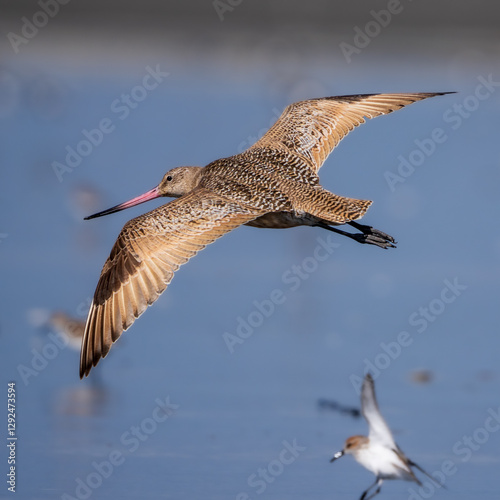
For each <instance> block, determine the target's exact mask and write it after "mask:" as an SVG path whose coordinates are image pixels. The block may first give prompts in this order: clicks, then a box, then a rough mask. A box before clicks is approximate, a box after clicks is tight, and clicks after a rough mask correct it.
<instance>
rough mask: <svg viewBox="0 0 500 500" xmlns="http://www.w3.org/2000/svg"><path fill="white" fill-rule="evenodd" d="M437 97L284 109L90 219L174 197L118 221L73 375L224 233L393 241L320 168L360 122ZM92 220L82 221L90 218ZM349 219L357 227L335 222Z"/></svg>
mask: <svg viewBox="0 0 500 500" xmlns="http://www.w3.org/2000/svg"><path fill="white" fill-rule="evenodd" d="M435 95H440V94H436V93H427V94H423V93H421V94H371V95H355V96H340V97H327V98H322V99H312V100H309V101H302V102H297V103H294V104H291V105H290V106H288V107H287V108H286V109H285V110H284V112H283V114H282V115H281V116H280V118H279V119H278V121H277V122H276V123H275V124H274V125H273V126H272V127H271V128H270V129H269V131H268V132H267V133H266V134H265V135H264V136H263V137H262V138H261V139H260V140H258V141H257V142H256V143H255V144H254V145H253V146H252V147H250V148H249V149H248V150H246V151H244V152H243V153H241V154H239V155H235V156H232V157H229V158H223V159H220V160H217V161H214V162H213V163H210V164H209V165H207V166H206V167H204V168H200V167H177V168H174V169H172V170H170V171H169V172H167V173H166V174H165V176H164V177H163V179H162V181H161V183H160V184H159V185H158V186H157V187H156V188H154V189H153V190H151V191H150V192H148V193H146V194H145V195H142V196H140V197H138V198H136V199H134V200H131V201H130V202H127V203H124V204H121V205H117V206H116V207H113V208H111V209H109V210H106V211H104V212H100V213H99V214H95V215H94V216H92V217H97V216H100V215H106V214H109V213H113V212H115V211H118V210H122V209H124V208H128V207H130V206H133V205H136V204H138V203H142V202H144V201H147V200H149V199H152V198H156V197H158V196H171V197H177V199H176V200H174V201H171V202H170V203H167V204H166V205H163V206H162V207H159V208H157V209H155V210H153V211H151V212H149V213H147V214H145V215H142V216H140V217H137V218H135V219H132V220H131V221H129V222H128V223H127V224H125V226H124V228H123V229H122V231H121V233H120V234H119V236H118V239H117V241H116V243H115V245H114V246H113V249H112V250H111V254H110V256H109V258H108V260H107V261H106V263H105V264H104V268H103V270H102V272H101V276H100V278H99V282H98V284H97V288H96V291H95V295H94V299H93V302H92V305H91V308H90V312H89V315H88V318H87V323H86V326H85V332H84V336H83V343H82V350H81V358H80V376H81V377H83V376H84V375H88V373H89V371H90V369H91V368H92V366H95V365H96V364H97V363H98V361H99V359H100V358H102V357H104V356H106V354H107V353H108V351H109V349H110V347H111V345H112V344H113V342H115V341H116V340H117V339H118V338H119V337H120V335H121V334H122V332H123V331H124V330H126V329H127V328H129V327H130V326H131V325H132V323H133V322H134V321H135V319H136V318H137V317H138V316H140V315H141V314H142V313H143V312H144V311H145V310H146V308H147V306H148V305H151V304H152V303H153V302H154V301H155V300H156V299H157V298H158V296H159V295H160V294H161V293H162V292H163V291H164V290H165V288H166V287H167V286H168V284H169V283H170V281H171V280H172V277H173V275H174V273H175V271H176V270H177V269H178V268H179V266H180V265H182V264H184V263H185V262H187V261H188V260H189V259H190V258H191V257H192V256H193V255H195V254H196V253H197V252H198V251H200V250H201V249H203V248H204V247H205V246H206V245H208V244H209V243H211V242H212V241H214V240H216V239H217V238H219V237H220V236H222V235H223V234H225V233H227V232H229V231H231V230H232V229H235V228H236V227H238V226H240V225H242V224H246V225H252V226H254V227H268V228H287V227H294V226H299V225H308V226H320V227H324V228H325V229H329V230H332V231H335V232H338V233H340V234H345V235H346V236H349V237H351V238H353V239H355V240H356V241H359V242H361V243H371V244H374V245H377V246H381V247H383V248H387V247H390V246H394V245H393V243H394V240H393V238H392V237H390V236H388V235H386V234H385V233H382V232H380V231H377V230H374V229H373V228H371V227H369V226H363V225H360V224H358V223H356V222H355V221H356V220H357V219H359V218H361V217H362V216H363V215H364V214H365V212H366V211H367V210H368V207H369V206H370V204H371V201H368V200H357V199H354V198H346V197H343V196H338V195H336V194H333V193H330V192H329V191H327V190H325V189H324V188H323V187H321V185H320V182H319V177H318V171H319V169H320V167H321V165H322V164H323V162H324V161H325V159H326V158H327V156H328V155H329V154H330V152H331V151H332V150H333V148H334V147H335V146H336V145H337V144H338V143H339V142H340V141H341V140H342V138H343V137H345V136H346V135H347V134H348V133H349V132H350V131H351V130H352V129H353V128H355V127H356V126H358V125H360V124H362V123H364V121H365V119H367V118H373V117H376V116H379V115H382V114H387V113H391V112H392V111H395V110H397V109H400V108H402V107H404V106H406V105H408V104H411V103H413V102H416V101H419V100H422V99H425V98H428V97H432V96H435ZM92 217H89V218H92ZM340 224H350V225H351V226H353V227H355V228H356V229H358V230H360V231H361V232H360V233H357V234H354V235H353V234H351V233H346V232H344V231H342V230H340V229H336V228H333V227H332V226H336V225H340Z"/></svg>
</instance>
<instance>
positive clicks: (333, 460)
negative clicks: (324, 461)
mask: <svg viewBox="0 0 500 500" xmlns="http://www.w3.org/2000/svg"><path fill="white" fill-rule="evenodd" d="M343 455H344V450H342V451H337V453H335V455H333V458H332V459H331V460H330V463H332V462H335V460H337V458H340V457H341V456H343Z"/></svg>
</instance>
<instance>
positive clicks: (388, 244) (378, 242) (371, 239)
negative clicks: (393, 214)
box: [315, 221, 396, 248]
mask: <svg viewBox="0 0 500 500" xmlns="http://www.w3.org/2000/svg"><path fill="white" fill-rule="evenodd" d="M347 224H349V225H351V226H352V227H355V228H356V229H359V230H360V231H361V232H360V233H354V234H352V233H348V232H347V231H342V229H338V228H336V227H333V226H329V225H328V224H325V223H323V222H318V223H317V224H315V226H317V227H322V228H323V229H328V231H333V232H334V233H337V234H341V235H343V236H347V237H348V238H351V239H353V240H354V241H357V242H358V243H364V244H367V245H375V246H377V247H380V248H396V245H394V243H396V242H395V241H394V238H393V237H392V236H389V235H388V234H385V233H383V232H382V231H379V230H378V229H373V228H372V227H370V226H363V225H362V224H357V223H356V222H353V221H351V222H348V223H347Z"/></svg>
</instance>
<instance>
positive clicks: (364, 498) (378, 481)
mask: <svg viewBox="0 0 500 500" xmlns="http://www.w3.org/2000/svg"><path fill="white" fill-rule="evenodd" d="M383 482H384V481H383V479H380V478H379V477H377V479H375V482H374V483H373V484H372V485H371V486H370V487H369V488H367V489H366V491H364V492H363V494H362V495H361V498H360V499H359V500H370V499H371V498H373V497H374V496H375V495H378V494H379V493H380V488H381V486H382V483H383ZM374 486H377V489H376V490H375V492H374V493H373V494H372V495H370V496H366V495H367V494H368V492H369V491H370V490H371V489H372V488H373V487H374Z"/></svg>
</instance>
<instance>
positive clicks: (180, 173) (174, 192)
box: [85, 167, 202, 220]
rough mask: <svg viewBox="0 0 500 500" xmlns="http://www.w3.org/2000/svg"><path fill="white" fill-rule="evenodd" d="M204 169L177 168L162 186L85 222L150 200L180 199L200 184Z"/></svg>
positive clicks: (161, 183)
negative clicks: (162, 197) (163, 198)
mask: <svg viewBox="0 0 500 500" xmlns="http://www.w3.org/2000/svg"><path fill="white" fill-rule="evenodd" d="M201 171H202V167H176V168H172V169H171V170H169V171H168V172H167V173H166V174H165V175H164V176H163V179H162V180H161V182H160V184H158V186H156V187H155V188H153V189H151V190H150V191H148V192H146V193H144V194H141V195H140V196H137V197H136V198H133V199H131V200H129V201H126V202H125V203H120V205H116V206H114V207H111V208H108V209H107V210H103V211H102V212H98V213H96V214H94V215H90V216H89V217H85V220H88V219H95V218H96V217H102V216H103V215H109V214H112V213H115V212H119V211H120V210H125V209H126V208H130V207H135V206H136V205H140V204H141V203H144V202H146V201H149V200H154V199H155V198H160V197H161V196H167V197H171V198H179V197H180V196H183V195H185V194H187V193H189V192H190V191H192V190H193V189H194V188H195V187H196V186H197V185H198V183H199V182H200V178H201Z"/></svg>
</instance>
